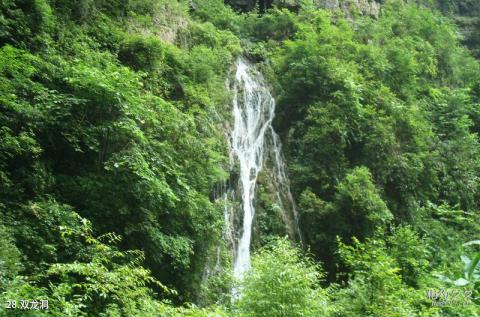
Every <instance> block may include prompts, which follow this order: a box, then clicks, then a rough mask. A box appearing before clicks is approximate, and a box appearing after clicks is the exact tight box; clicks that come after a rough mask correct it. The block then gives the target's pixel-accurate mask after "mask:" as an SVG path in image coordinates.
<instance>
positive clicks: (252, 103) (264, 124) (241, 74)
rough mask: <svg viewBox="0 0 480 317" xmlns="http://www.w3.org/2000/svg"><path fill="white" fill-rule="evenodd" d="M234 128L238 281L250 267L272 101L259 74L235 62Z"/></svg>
mask: <svg viewBox="0 0 480 317" xmlns="http://www.w3.org/2000/svg"><path fill="white" fill-rule="evenodd" d="M233 90H234V94H235V95H234V99H233V117H234V125H233V130H232V134H231V150H232V156H233V158H234V159H236V160H238V163H239V185H240V190H241V192H242V193H241V194H242V209H243V226H242V231H241V235H240V239H239V241H238V245H237V252H236V257H235V260H234V267H233V274H234V276H235V277H236V278H241V277H242V275H243V273H244V272H245V271H246V270H247V269H248V268H249V267H250V242H251V236H252V223H253V217H254V215H255V208H254V204H253V199H254V197H255V187H256V184H257V177H258V173H259V172H260V171H261V170H262V167H263V160H264V152H265V147H264V144H265V135H266V133H267V132H268V131H269V128H270V126H271V123H272V120H273V116H274V111H275V101H274V99H273V97H272V96H271V94H270V92H269V91H268V89H267V88H266V86H265V84H264V83H263V79H262V77H261V76H260V74H259V73H256V72H254V70H253V69H252V68H251V67H249V66H248V64H247V63H246V62H244V61H243V60H241V59H240V60H239V61H238V63H237V71H236V74H235V83H234V86H233Z"/></svg>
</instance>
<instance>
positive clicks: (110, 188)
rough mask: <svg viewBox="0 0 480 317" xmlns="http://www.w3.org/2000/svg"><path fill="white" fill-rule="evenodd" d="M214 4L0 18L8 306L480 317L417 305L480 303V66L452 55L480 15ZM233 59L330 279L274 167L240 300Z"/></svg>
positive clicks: (20, 9) (36, 5)
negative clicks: (230, 224)
mask: <svg viewBox="0 0 480 317" xmlns="http://www.w3.org/2000/svg"><path fill="white" fill-rule="evenodd" d="M223 2H224V1H221V0H194V1H186V0H181V1H168V0H149V1H140V0H128V1H126V0H115V1H96V0H95V1H94V0H81V1H71V0H22V1H20V0H4V1H2V2H1V3H0V219H1V221H0V302H2V303H5V301H6V300H9V299H26V298H29V299H48V300H49V301H50V310H49V314H50V315H52V316H156V315H160V316H172V317H177V316H178V317H180V316H192V317H194V316H212V317H213V316H272V317H276V316H330V315H333V316H385V317H387V316H388V317H390V316H458V317H460V316H478V315H479V311H478V306H475V305H466V306H462V307H457V306H448V307H432V306H431V303H429V302H428V301H427V300H426V297H425V293H426V291H427V290H428V289H430V288H432V287H437V288H440V287H450V286H452V285H453V286H455V282H456V284H458V285H461V287H465V288H466V289H467V290H472V292H476V293H475V294H476V295H475V296H476V297H475V298H476V300H477V302H478V296H479V295H478V292H479V291H478V285H479V283H478V259H479V256H478V254H477V253H478V252H477V250H476V249H472V248H474V247H475V246H473V245H466V246H465V248H466V249H465V250H464V249H462V248H461V247H460V245H461V243H462V242H463V241H470V240H474V239H478V236H476V234H477V233H478V232H479V230H480V228H479V223H480V222H479V216H478V210H479V208H480V206H479V202H480V187H479V186H478V184H479V183H480V182H479V178H480V160H479V157H480V155H479V154H480V153H479V150H480V146H479V140H478V133H479V132H480V111H479V105H480V77H479V74H480V66H479V63H478V61H477V60H475V59H474V58H473V57H472V56H471V55H470V52H469V51H468V50H467V49H466V48H464V47H462V43H464V44H466V45H468V47H469V48H470V49H471V51H472V52H473V53H475V52H476V53H478V52H477V51H478V43H479V41H478V36H479V34H480V33H478V31H477V29H478V28H476V27H477V26H478V18H477V16H478V14H477V13H478V12H479V11H478V10H479V9H480V8H479V7H478V5H477V4H476V2H475V1H469V0H438V1H430V0H428V1H401V0H389V1H378V2H380V3H382V5H383V7H382V9H381V12H380V15H379V17H378V19H372V18H369V17H362V16H360V15H354V16H353V18H354V20H353V21H352V20H347V19H345V18H343V14H342V13H341V12H335V13H330V12H327V11H323V10H318V9H317V8H316V6H314V5H313V4H314V2H312V1H275V3H274V7H273V8H271V9H270V10H266V11H265V12H264V10H263V9H264V8H265V6H268V3H267V2H264V3H263V4H264V6H263V7H262V8H259V12H250V13H238V12H235V11H234V10H233V9H231V8H230V7H228V6H225V5H224V3H223ZM409 3H414V4H409ZM347 6H348V5H347ZM434 7H439V8H440V9H441V10H442V12H443V13H445V14H447V15H448V16H449V17H452V18H453V20H451V19H450V18H449V17H445V16H442V15H440V13H439V12H437V11H433V10H432V8H434ZM347 16H348V17H349V18H352V16H351V15H348V14H347ZM454 23H456V24H457V25H459V26H460V27H461V30H462V34H460V33H459V31H458V29H457V28H456V26H455V24H454ZM240 54H243V55H247V56H249V57H250V58H251V59H252V60H256V61H262V63H261V65H259V67H260V68H261V69H262V71H264V73H265V75H266V77H267V78H268V79H269V80H270V82H271V84H272V91H273V93H274V95H275V96H276V99H277V114H276V119H275V126H276V130H277V131H278V132H279V134H280V135H281V138H282V141H283V144H284V149H285V154H286V158H287V162H288V172H289V176H290V179H291V183H292V184H291V185H292V193H293V196H294V198H295V200H296V202H297V203H298V206H299V212H300V222H299V224H300V226H301V230H302V232H303V235H304V241H303V243H304V246H305V247H306V249H310V250H311V251H312V252H313V256H314V258H315V259H316V260H319V261H321V262H323V265H322V266H323V267H324V268H325V274H324V273H320V271H319V265H318V263H317V262H315V261H314V260H313V259H310V257H309V256H306V255H304V254H303V253H301V251H300V250H298V249H296V248H293V247H291V246H290V245H289V243H288V242H287V241H285V240H282V239H280V240H278V239H277V236H278V235H284V234H285V233H286V229H285V226H284V224H282V223H280V222H279V220H278V219H280V216H279V215H280V214H281V210H280V208H281V206H278V204H277V203H276V198H275V197H274V196H275V195H273V194H272V192H274V191H275V189H274V188H272V186H271V185H270V182H269V180H270V179H269V178H270V177H272V176H271V175H268V173H264V174H262V180H261V182H262V183H261V184H260V186H259V192H258V193H257V197H258V200H257V202H256V205H257V211H258V213H257V218H256V219H255V225H256V226H255V232H254V241H253V246H254V249H258V250H259V251H258V252H257V253H256V254H255V255H254V257H253V268H252V270H251V271H250V272H248V273H247V275H246V277H245V279H244V280H243V281H241V283H240V284H241V285H240V289H242V291H243V295H242V296H241V297H240V299H239V300H238V301H237V302H235V301H233V302H231V301H230V300H231V293H230V288H231V284H232V278H231V275H230V273H229V270H228V268H230V267H231V254H229V253H228V252H227V250H226V246H225V244H226V243H223V242H222V243H219V240H220V239H221V237H222V228H223V221H224V219H223V214H222V206H220V205H219V204H215V203H214V202H213V199H212V192H213V188H215V187H216V186H218V184H219V183H223V182H225V181H226V180H227V179H228V177H229V175H228V173H227V172H226V171H225V168H224V167H225V166H228V158H227V155H226V154H227V150H228V148H227V144H226V141H225V137H224V134H225V131H224V130H225V127H226V126H227V124H226V123H225V121H227V120H229V112H230V108H229V107H228V106H227V105H229V104H230V98H231V96H230V93H229V92H228V90H227V89H225V87H226V86H225V82H226V79H227V78H228V76H230V75H231V65H232V64H233V61H234V59H235V58H236V57H237V56H238V55H240ZM273 187H274V186H273ZM97 236H100V237H99V238H94V237H97ZM120 237H121V239H120ZM337 237H340V239H341V241H343V242H340V243H339V242H338V240H337ZM271 241H274V242H273V243H272V244H269V242H271ZM265 244H268V246H266V247H262V246H263V245H265ZM215 261H216V262H215ZM212 263H214V264H212ZM217 264H218V265H217ZM214 265H215V267H214ZM210 266H211V267H210ZM209 269H211V270H210V271H209ZM212 272H213V273H212ZM209 274H210V275H209ZM439 274H441V275H443V276H447V277H450V278H451V279H450V280H447V279H446V278H443V279H438V278H436V277H435V276H438V275H439ZM324 275H325V279H326V280H327V281H324V280H323V279H324ZM330 282H337V284H330V287H329V288H328V294H327V289H325V288H321V287H320V286H319V284H320V283H324V284H328V283H330ZM455 287H460V286H455ZM191 301H197V302H198V303H200V304H202V305H205V306H208V305H211V306H208V307H203V308H198V307H196V306H194V305H192V304H188V303H189V302H191ZM477 304H478V303H477ZM181 305H183V306H181ZM40 314H42V313H40V312H36V311H29V312H25V311H20V310H16V311H12V310H9V311H6V310H5V309H4V307H3V304H2V306H1V308H0V316H39V315H40Z"/></svg>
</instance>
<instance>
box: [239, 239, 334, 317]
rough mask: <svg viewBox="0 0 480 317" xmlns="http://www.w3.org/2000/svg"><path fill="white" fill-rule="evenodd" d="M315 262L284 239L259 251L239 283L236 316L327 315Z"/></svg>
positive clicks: (326, 300) (324, 294) (325, 294)
mask: <svg viewBox="0 0 480 317" xmlns="http://www.w3.org/2000/svg"><path fill="white" fill-rule="evenodd" d="M321 277H322V274H321V273H320V271H319V268H318V267H317V265H315V264H314V263H313V262H312V261H311V260H309V259H308V258H306V257H304V256H302V254H301V253H300V251H299V250H298V249H296V248H293V247H292V246H291V245H290V243H289V242H288V241H286V240H285V239H279V240H277V241H276V242H275V243H273V244H272V245H270V246H267V247H264V248H263V249H262V250H260V251H258V252H257V254H256V255H255V257H254V258H253V259H252V270H251V271H249V272H248V273H247V275H246V276H245V277H244V280H243V281H242V283H241V284H240V289H241V291H242V295H241V297H240V299H239V300H238V302H237V303H236V309H237V310H238V314H239V316H252V317H253V316H292V317H294V316H312V317H313V316H328V315H329V313H330V307H329V306H328V295H327V293H326V291H325V290H323V289H321V288H320V286H319V282H320V279H321Z"/></svg>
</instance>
